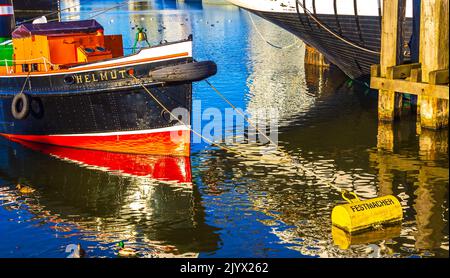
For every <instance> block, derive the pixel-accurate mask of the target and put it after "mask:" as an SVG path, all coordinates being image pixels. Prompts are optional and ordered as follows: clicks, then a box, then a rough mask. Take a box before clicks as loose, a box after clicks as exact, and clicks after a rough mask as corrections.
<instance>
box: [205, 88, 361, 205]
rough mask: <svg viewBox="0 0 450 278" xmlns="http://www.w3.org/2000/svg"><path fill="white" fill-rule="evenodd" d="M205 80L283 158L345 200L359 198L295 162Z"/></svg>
mask: <svg viewBox="0 0 450 278" xmlns="http://www.w3.org/2000/svg"><path fill="white" fill-rule="evenodd" d="M205 82H206V84H208V85H209V86H210V87H211V88H212V89H213V90H214V91H215V92H216V93H217V94H218V95H219V96H220V97H221V98H222V99H223V100H225V102H227V103H228V104H229V105H230V106H231V108H233V109H234V110H235V111H236V112H238V113H239V114H240V115H241V116H242V117H243V118H244V120H245V121H247V122H248V124H250V125H251V126H252V127H253V128H255V130H256V131H257V132H258V133H260V134H261V135H262V136H264V137H265V138H266V139H267V140H268V141H269V142H270V143H271V144H273V145H274V146H276V147H277V150H278V151H279V152H280V153H281V154H282V155H283V156H284V157H285V158H287V159H288V160H289V162H290V163H291V164H292V165H293V166H295V167H297V168H299V169H301V170H302V171H303V173H308V174H310V175H312V176H314V177H316V179H317V180H318V181H319V182H321V183H322V184H325V185H327V186H329V187H331V188H334V189H336V190H337V191H339V192H340V193H341V194H342V197H343V198H344V199H345V200H346V201H348V202H351V201H350V199H349V198H347V197H346V196H345V195H346V194H348V193H350V194H351V195H353V196H354V198H355V199H357V200H359V199H358V196H357V195H356V193H354V192H351V191H348V190H346V189H343V188H340V187H339V186H337V185H335V184H334V181H335V179H336V178H335V179H333V181H328V180H325V179H323V178H321V177H319V176H318V175H316V174H315V173H314V172H313V171H311V170H309V169H307V168H305V167H304V166H303V165H301V164H300V163H298V162H296V159H295V158H293V157H292V156H291V155H290V154H288V153H287V152H285V151H284V150H283V149H281V148H279V147H278V145H277V144H276V143H275V142H274V141H273V140H272V139H270V137H268V136H267V135H266V134H265V133H263V132H262V131H261V130H260V129H258V128H257V127H256V125H255V124H254V123H253V122H252V121H250V119H248V117H247V116H245V114H243V113H242V112H241V111H240V110H239V109H237V108H236V106H235V105H233V104H232V103H231V101H230V100H228V99H227V98H226V97H225V96H224V95H223V94H222V93H220V92H219V90H217V88H216V87H214V86H213V85H212V84H211V82H209V81H208V80H207V79H205Z"/></svg>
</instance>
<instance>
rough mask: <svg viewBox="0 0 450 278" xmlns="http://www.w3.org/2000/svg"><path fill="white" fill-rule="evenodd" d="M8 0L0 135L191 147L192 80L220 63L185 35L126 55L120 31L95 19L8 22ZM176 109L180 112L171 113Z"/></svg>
mask: <svg viewBox="0 0 450 278" xmlns="http://www.w3.org/2000/svg"><path fill="white" fill-rule="evenodd" d="M1 1H2V2H5V0H1ZM6 2H8V3H9V4H8V5H4V6H2V9H1V10H0V11H1V12H2V13H3V16H0V18H1V20H2V21H1V28H0V29H1V31H0V108H1V109H2V110H1V111H2V112H1V113H0V135H1V136H4V137H6V138H9V139H14V140H25V141H31V142H36V143H44V144H51V145H57V146H62V147H72V148H81V149H89V150H98V151H107V152H119V153H134V154H152V155H174V156H189V154H190V116H189V115H190V111H191V105H192V82H195V81H200V80H202V79H205V78H207V77H209V76H212V75H214V74H215V73H216V72H217V67H216V65H215V63H214V62H212V61H202V62H197V61H195V60H194V59H193V57H192V36H189V37H188V38H186V39H184V40H180V41H176V42H161V43H160V44H159V45H154V46H148V47H145V48H140V49H139V50H137V51H136V52H135V53H132V54H130V55H124V49H123V42H122V36H121V35H105V34H104V29H103V26H101V25H100V24H99V23H98V22H97V21H96V20H95V19H90V20H79V21H65V22H46V23H45V19H44V23H24V24H22V25H20V26H18V27H17V28H14V19H13V17H14V10H13V6H12V5H11V0H6ZM5 7H7V8H5ZM39 22H42V18H41V19H40V21H39ZM139 32H140V33H138V34H137V35H138V36H137V37H139V38H144V39H145V38H146V34H145V33H142V32H143V31H142V28H140V31H139ZM174 109H178V110H177V111H183V113H184V114H182V115H176V116H177V117H178V119H177V118H176V117H174V116H175V115H174V114H173V113H172V112H171V111H174Z"/></svg>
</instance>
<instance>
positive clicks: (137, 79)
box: [131, 74, 244, 156]
mask: <svg viewBox="0 0 450 278" xmlns="http://www.w3.org/2000/svg"><path fill="white" fill-rule="evenodd" d="M131 77H133V78H134V80H136V81H137V82H138V83H139V85H140V86H141V87H142V88H143V89H144V90H145V91H146V92H147V94H149V95H150V96H151V97H152V98H153V100H154V101H155V102H156V103H157V104H158V105H159V106H161V108H163V109H164V111H166V112H168V113H169V114H170V116H171V117H172V118H174V119H176V120H177V121H178V122H179V123H180V124H181V125H183V126H185V127H186V128H188V130H189V131H192V133H194V134H195V135H197V136H199V137H200V138H202V139H203V140H205V141H206V142H208V143H210V144H212V145H214V146H216V147H218V148H220V149H222V150H225V151H228V152H230V153H234V154H237V155H239V156H244V155H243V154H242V153H239V152H237V151H234V150H232V149H230V148H227V147H224V146H222V145H220V144H218V143H215V142H214V141H212V140H210V139H208V138H206V137H205V136H203V135H201V134H200V133H198V132H197V131H195V130H194V129H192V128H191V127H190V126H189V125H187V124H186V123H184V122H183V121H182V120H180V119H179V118H178V117H176V116H175V115H174V114H173V113H172V112H171V111H170V110H169V109H168V108H167V107H166V106H165V105H164V104H163V103H162V102H161V101H159V100H158V98H157V97H156V96H155V95H154V94H153V93H152V92H151V91H150V90H149V89H147V87H145V85H144V84H143V83H142V82H141V80H140V79H139V78H137V77H136V76H135V75H133V74H131Z"/></svg>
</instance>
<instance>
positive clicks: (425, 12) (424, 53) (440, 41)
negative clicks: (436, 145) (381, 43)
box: [419, 0, 449, 129]
mask: <svg viewBox="0 0 450 278" xmlns="http://www.w3.org/2000/svg"><path fill="white" fill-rule="evenodd" d="M448 5H449V0H427V1H422V4H421V12H420V14H421V18H420V53H419V60H420V62H421V64H422V82H430V83H436V78H430V75H431V76H434V75H433V72H435V71H438V70H445V69H447V71H448V65H449V54H448V47H449V42H448V39H449V37H448V31H449V23H448V21H449V15H448V13H449V8H448ZM419 102H420V122H421V126H422V127H424V128H430V129H439V128H442V127H447V126H448V100H445V99H438V98H435V97H430V96H421V97H420V100H419Z"/></svg>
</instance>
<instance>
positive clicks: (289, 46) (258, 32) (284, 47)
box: [247, 12, 298, 49]
mask: <svg viewBox="0 0 450 278" xmlns="http://www.w3.org/2000/svg"><path fill="white" fill-rule="evenodd" d="M247 14H248V17H250V20H251V22H252V24H253V27H255V30H256V33H257V34H258V35H259V36H260V37H261V39H262V40H263V41H265V42H266V43H267V44H269V45H270V46H272V47H275V48H278V49H288V48H291V47H293V46H295V45H297V43H298V40H296V41H295V42H294V43H293V44H290V45H288V46H278V45H275V44H273V43H271V42H270V41H268V40H266V39H265V38H264V36H263V35H262V34H261V32H260V31H259V29H258V26H257V25H256V24H255V22H254V21H253V17H252V15H251V14H250V12H247Z"/></svg>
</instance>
